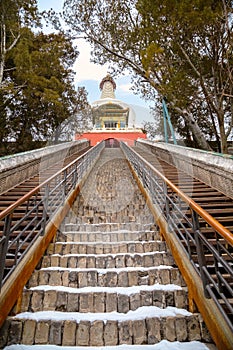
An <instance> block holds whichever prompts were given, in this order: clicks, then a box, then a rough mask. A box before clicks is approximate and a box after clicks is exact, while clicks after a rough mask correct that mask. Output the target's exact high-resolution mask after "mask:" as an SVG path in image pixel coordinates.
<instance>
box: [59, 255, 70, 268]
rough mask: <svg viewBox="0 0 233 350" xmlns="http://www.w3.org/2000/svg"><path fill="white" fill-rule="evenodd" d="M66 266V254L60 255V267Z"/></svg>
mask: <svg viewBox="0 0 233 350" xmlns="http://www.w3.org/2000/svg"><path fill="white" fill-rule="evenodd" d="M67 266H68V258H67V256H61V257H60V267H65V268H66V267H67Z"/></svg>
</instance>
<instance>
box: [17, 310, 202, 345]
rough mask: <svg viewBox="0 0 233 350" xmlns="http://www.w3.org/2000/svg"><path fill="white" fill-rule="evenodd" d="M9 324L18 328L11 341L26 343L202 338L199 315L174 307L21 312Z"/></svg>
mask: <svg viewBox="0 0 233 350" xmlns="http://www.w3.org/2000/svg"><path fill="white" fill-rule="evenodd" d="M29 325H30V333H29V332H28V331H27V326H29ZM13 326H14V327H16V329H17V331H18V332H17V333H16V334H12V336H13V338H14V342H15V343H17V340H20V339H22V343H24V342H26V343H27V344H40V343H41V344H54V345H70V346H77V345H80V346H109V345H120V344H154V343H157V342H159V341H161V340H163V339H167V340H169V341H193V340H201V339H202V329H201V327H200V322H199V315H198V314H192V313H190V312H188V311H187V310H185V309H178V308H174V307H167V308H165V309H160V308H158V307H154V306H147V307H141V308H138V309H137V310H135V311H131V310H130V311H129V312H128V313H126V314H124V313H117V312H111V313H106V312H105V313H77V312H57V311H53V312H45V311H40V312H34V313H30V312H25V313H20V314H18V315H17V316H15V317H12V320H11V327H13ZM42 330H43V331H42Z"/></svg>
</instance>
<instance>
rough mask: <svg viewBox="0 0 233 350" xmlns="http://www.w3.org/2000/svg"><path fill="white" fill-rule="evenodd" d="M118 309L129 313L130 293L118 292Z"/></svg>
mask: <svg viewBox="0 0 233 350" xmlns="http://www.w3.org/2000/svg"><path fill="white" fill-rule="evenodd" d="M117 309H118V310H117V311H118V312H120V313H127V312H128V311H129V297H128V295H124V294H118V306H117Z"/></svg>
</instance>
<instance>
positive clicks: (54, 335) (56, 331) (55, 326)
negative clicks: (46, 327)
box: [48, 321, 63, 345]
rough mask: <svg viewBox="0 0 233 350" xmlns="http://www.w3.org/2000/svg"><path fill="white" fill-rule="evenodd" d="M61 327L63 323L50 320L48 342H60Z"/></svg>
mask: <svg viewBox="0 0 233 350" xmlns="http://www.w3.org/2000/svg"><path fill="white" fill-rule="evenodd" d="M62 328H63V324H62V322H60V321H51V326H50V332H49V339H48V343H49V344H55V345H61V344H62Z"/></svg>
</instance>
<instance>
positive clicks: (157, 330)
mask: <svg viewBox="0 0 233 350" xmlns="http://www.w3.org/2000/svg"><path fill="white" fill-rule="evenodd" d="M146 326H147V338H148V344H157V343H159V342H160V341H161V322H160V320H159V319H158V318H146Z"/></svg>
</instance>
